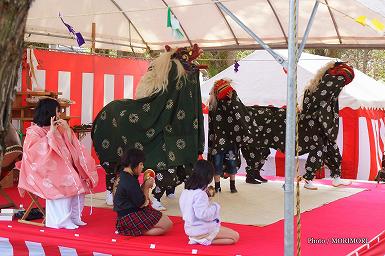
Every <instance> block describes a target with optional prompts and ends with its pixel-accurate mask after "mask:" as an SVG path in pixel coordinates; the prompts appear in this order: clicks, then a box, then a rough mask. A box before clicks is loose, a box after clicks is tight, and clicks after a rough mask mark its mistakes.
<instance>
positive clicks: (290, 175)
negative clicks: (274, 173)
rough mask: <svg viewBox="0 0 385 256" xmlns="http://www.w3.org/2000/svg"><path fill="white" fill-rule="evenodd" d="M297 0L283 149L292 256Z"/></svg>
mask: <svg viewBox="0 0 385 256" xmlns="http://www.w3.org/2000/svg"><path fill="white" fill-rule="evenodd" d="M297 7H298V0H290V3H289V39H288V46H289V47H288V48H289V50H288V59H289V66H288V75H287V108H286V110H287V112H286V147H285V186H284V188H285V192H284V193H285V197H284V202H285V207H284V216H285V223H284V255H285V256H292V255H294V172H295V138H296V134H295V133H296V131H295V127H296V126H295V124H296V103H297V97H296V95H297V88H296V83H297V62H298V58H297V24H298V8H297Z"/></svg>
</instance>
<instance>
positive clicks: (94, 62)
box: [18, 49, 148, 150]
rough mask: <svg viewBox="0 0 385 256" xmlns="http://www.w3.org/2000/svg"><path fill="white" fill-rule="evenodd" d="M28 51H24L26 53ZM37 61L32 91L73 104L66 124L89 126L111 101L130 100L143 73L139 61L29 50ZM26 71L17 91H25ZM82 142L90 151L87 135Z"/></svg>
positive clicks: (145, 64) (143, 67) (145, 68)
mask: <svg viewBox="0 0 385 256" xmlns="http://www.w3.org/2000/svg"><path fill="white" fill-rule="evenodd" d="M30 50H31V49H28V51H30ZM32 51H33V54H34V56H35V57H36V60H37V63H38V65H37V67H35V74H36V81H34V80H32V81H33V84H32V88H33V90H46V91H52V92H58V91H59V92H62V93H63V94H62V95H61V96H59V97H62V98H66V99H71V100H73V101H75V103H74V104H72V105H71V106H70V107H69V112H67V115H70V116H71V117H72V118H71V120H70V125H79V124H89V123H92V121H93V119H94V118H95V116H96V115H97V114H98V112H99V111H100V109H101V108H102V107H103V106H105V105H106V104H108V103H109V102H110V101H112V100H116V99H123V98H134V97H135V94H134V92H135V89H136V86H137V84H138V82H139V80H140V78H141V77H142V75H143V74H144V73H145V72H146V71H147V68H148V62H147V61H145V60H140V59H129V58H108V57H103V56H96V55H85V54H74V53H63V52H56V51H46V50H32ZM27 72H28V71H27V70H26V69H25V68H23V69H22V70H21V74H20V76H21V77H20V78H21V79H19V83H18V90H19V91H26V90H27V82H26V81H27V79H26V78H27ZM82 143H83V144H84V145H85V146H86V148H88V149H89V150H91V148H92V147H91V146H92V141H91V137H90V134H87V135H86V136H85V138H84V139H83V140H82Z"/></svg>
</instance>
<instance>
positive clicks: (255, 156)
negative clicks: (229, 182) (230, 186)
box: [241, 147, 270, 184]
mask: <svg viewBox="0 0 385 256" xmlns="http://www.w3.org/2000/svg"><path fill="white" fill-rule="evenodd" d="M241 151H242V155H243V158H245V160H246V163H247V166H246V183H250V184H261V183H262V182H267V180H266V179H265V178H263V177H262V176H261V173H260V172H261V169H262V167H263V165H264V164H265V161H266V159H267V157H268V156H269V155H270V149H269V148H256V149H255V150H254V151H252V150H250V147H242V148H241Z"/></svg>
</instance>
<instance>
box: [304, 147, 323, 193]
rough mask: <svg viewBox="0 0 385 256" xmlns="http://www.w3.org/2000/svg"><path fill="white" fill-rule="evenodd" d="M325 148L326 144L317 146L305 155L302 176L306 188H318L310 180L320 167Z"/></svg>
mask: <svg viewBox="0 0 385 256" xmlns="http://www.w3.org/2000/svg"><path fill="white" fill-rule="evenodd" d="M326 150H327V147H326V146H318V147H316V148H315V149H313V150H311V151H310V152H309V156H308V157H307V160H306V164H305V170H306V173H305V174H304V175H303V176H302V177H303V178H304V179H305V186H304V187H305V188H306V189H310V190H317V189H318V188H317V187H316V186H315V185H314V183H313V182H312V181H313V179H314V177H315V174H316V172H317V171H318V170H320V169H321V167H322V163H323V157H324V154H325V151H326Z"/></svg>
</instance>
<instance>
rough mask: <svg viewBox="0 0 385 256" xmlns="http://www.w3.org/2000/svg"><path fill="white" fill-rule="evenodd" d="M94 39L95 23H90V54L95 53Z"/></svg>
mask: <svg viewBox="0 0 385 256" xmlns="http://www.w3.org/2000/svg"><path fill="white" fill-rule="evenodd" d="M95 37H96V23H95V22H92V32H91V42H92V45H91V52H92V53H95Z"/></svg>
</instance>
